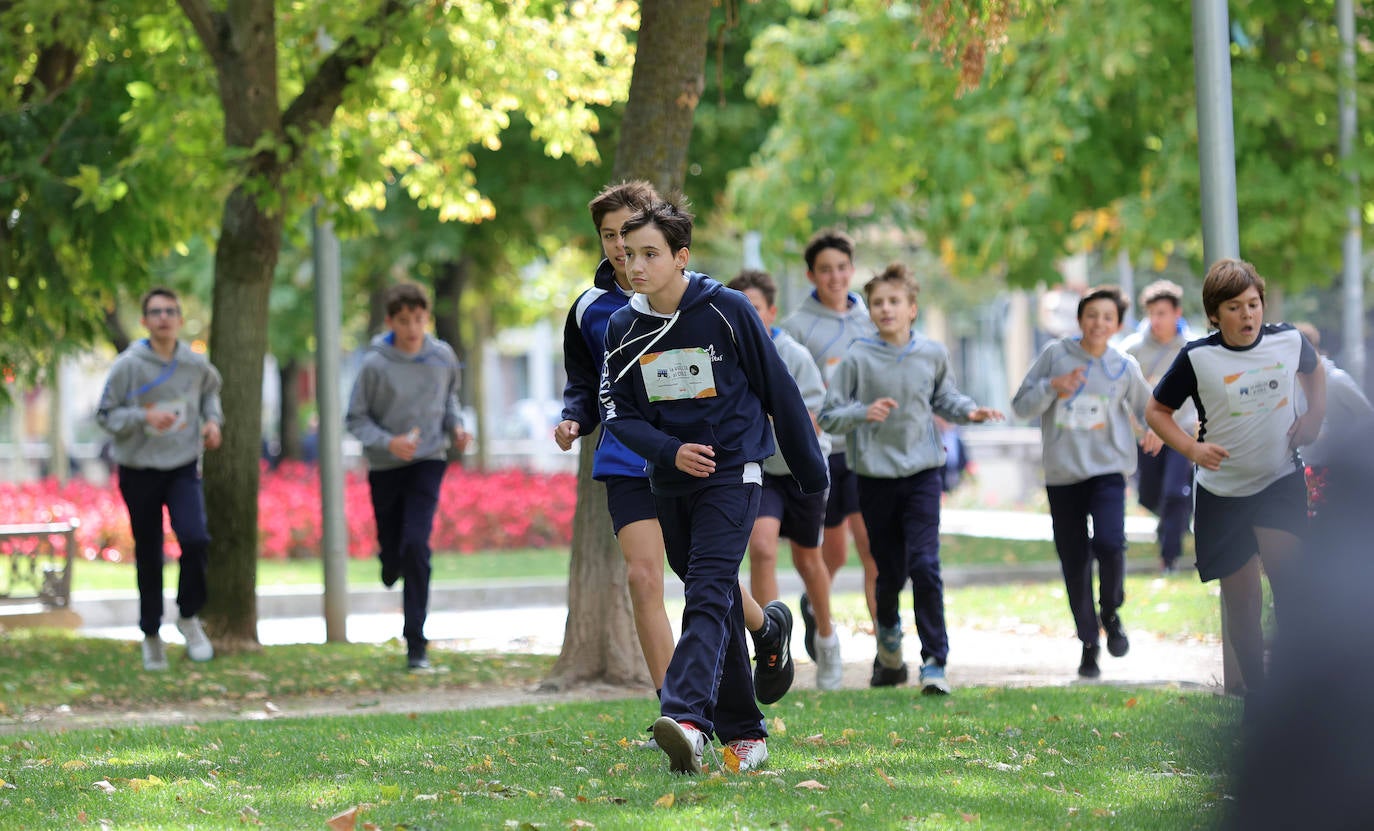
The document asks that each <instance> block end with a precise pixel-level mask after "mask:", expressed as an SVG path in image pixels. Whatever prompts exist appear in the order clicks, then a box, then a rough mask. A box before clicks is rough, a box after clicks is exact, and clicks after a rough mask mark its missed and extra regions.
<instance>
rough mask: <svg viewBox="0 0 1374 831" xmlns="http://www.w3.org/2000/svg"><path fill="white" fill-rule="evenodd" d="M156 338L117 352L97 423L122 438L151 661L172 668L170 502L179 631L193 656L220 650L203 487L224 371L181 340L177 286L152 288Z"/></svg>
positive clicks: (147, 297) (219, 419)
mask: <svg viewBox="0 0 1374 831" xmlns="http://www.w3.org/2000/svg"><path fill="white" fill-rule="evenodd" d="M142 308H143V326H144V327H145V328H146V329H147V330H148V337H146V338H144V339H143V340H141V341H138V342H137V343H135V344H133V345H131V346H130V347H129V348H128V349H126V350H124V352H123V353H121V354H120V356H119V357H118V358H116V359H115V362H114V367H113V368H112V369H111V370H110V377H109V378H108V379H107V380H106V381H105V389H104V391H103V392H102V393H101V395H100V403H99V405H97V409H96V414H95V415H96V422H97V423H99V424H100V426H101V427H102V428H104V429H105V431H106V432H108V433H110V435H112V436H113V437H114V441H113V453H114V461H115V462H116V463H117V464H118V465H119V493H120V495H121V496H123V497H124V504H125V506H127V507H128V509H129V526H130V530H131V531H132V532H133V535H134V565H135V569H136V571H137V580H138V601H139V615H138V627H139V629H142V630H143V668H144V669H146V670H154V671H155V670H164V669H166V668H167V655H166V651H165V650H164V648H163V643H162V637H161V636H160V635H159V630H160V629H161V628H162V611H163V609H162V542H163V539H162V508H163V506H164V505H165V506H166V508H167V514H168V516H170V517H171V520H172V530H174V531H175V532H176V535H177V543H178V544H179V545H180V547H181V558H180V574H179V576H178V578H177V606H178V608H179V609H180V610H181V616H180V618H179V619H178V620H177V629H179V630H180V631H181V634H182V636H183V637H184V638H185V639H186V654H187V655H188V656H189V657H190V658H191V660H193V661H208V660H210V659H211V658H213V657H214V655H215V650H214V647H213V646H212V645H211V644H210V639H209V638H207V637H206V636H205V630H204V628H203V627H202V626H201V624H200V618H199V617H198V615H199V613H200V610H201V609H202V608H204V607H205V598H206V587H205V576H206V567H207V565H208V559H207V553H208V551H209V548H210V534H209V532H208V531H207V530H206V525H205V496H204V494H203V493H202V492H201V487H200V471H199V466H200V456H201V452H202V449H205V450H214V449H215V448H217V447H219V445H220V425H221V424H222V423H223V421H224V413H223V411H222V410H221V409H220V401H219V389H220V377H219V372H218V371H217V370H216V369H215V368H214V366H212V365H211V364H210V362H209V361H208V360H206V359H205V356H204V355H201V354H199V353H197V352H194V351H192V350H191V348H190V347H189V346H187V345H186V344H184V343H182V342H180V341H179V340H177V335H178V334H179V333H180V332H181V325H182V318H181V304H180V303H179V302H178V301H177V296H176V294H175V293H174V292H172V291H171V290H170V289H165V288H160V287H159V288H154V289H150V290H149V291H148V292H147V293H146V294H144V295H143V302H142Z"/></svg>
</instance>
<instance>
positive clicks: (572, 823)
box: [568, 819, 596, 828]
mask: <svg viewBox="0 0 1374 831" xmlns="http://www.w3.org/2000/svg"><path fill="white" fill-rule="evenodd" d="M568 827H569V828H595V827H596V823H594V822H587V821H586V820H585V819H574V820H569V821H568Z"/></svg>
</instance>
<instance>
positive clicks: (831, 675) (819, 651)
mask: <svg viewBox="0 0 1374 831" xmlns="http://www.w3.org/2000/svg"><path fill="white" fill-rule="evenodd" d="M830 640H831V641H832V643H826V642H825V638H821V637H817V638H816V689H818V690H838V689H839V688H840V686H841V685H842V684H843V682H844V663H843V662H842V661H841V660H840V639H839V636H838V635H836V633H834V632H831V633H830Z"/></svg>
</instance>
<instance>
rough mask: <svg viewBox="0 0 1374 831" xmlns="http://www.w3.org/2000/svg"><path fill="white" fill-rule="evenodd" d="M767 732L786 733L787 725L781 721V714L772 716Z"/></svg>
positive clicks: (784, 734) (783, 734)
mask: <svg viewBox="0 0 1374 831" xmlns="http://www.w3.org/2000/svg"><path fill="white" fill-rule="evenodd" d="M768 732H769V733H771V734H773V735H775V736H786V735H787V725H786V724H785V723H783V720H782V717H781V716H774V717H773V721H772V722H771V723H770V724H769V726H768Z"/></svg>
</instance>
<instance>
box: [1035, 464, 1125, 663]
mask: <svg viewBox="0 0 1374 831" xmlns="http://www.w3.org/2000/svg"><path fill="white" fill-rule="evenodd" d="M1045 492H1046V493H1047V494H1048V495H1049V498H1050V519H1051V520H1052V522H1053V524H1054V547H1055V549H1056V550H1058V552H1059V565H1060V568H1061V569H1062V570H1063V572H1064V589H1065V590H1066V591H1067V592H1068V596H1069V610H1070V611H1071V612H1073V622H1074V626H1075V628H1076V629H1077V630H1078V639H1079V640H1080V641H1082V642H1083V643H1084V644H1088V645H1095V644H1096V643H1097V641H1098V617H1097V614H1096V613H1095V612H1094V611H1093V561H1094V560H1096V561H1097V571H1098V575H1097V579H1098V595H1099V597H1098V604H1099V605H1100V606H1101V608H1102V616H1103V617H1108V616H1110V615H1113V614H1116V610H1117V609H1119V608H1121V604H1122V603H1124V602H1125V600H1126V590H1125V587H1124V585H1123V581H1124V579H1125V576H1126V477H1124V476H1122V475H1121V474H1120V473H1112V474H1107V475H1105V476H1094V477H1093V478H1091V479H1087V480H1084V481H1082V482H1075V483H1074V484H1072V485H1047V486H1046V487H1045ZM1088 517H1092V521H1093V533H1092V537H1091V538H1089V536H1088Z"/></svg>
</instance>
